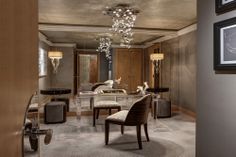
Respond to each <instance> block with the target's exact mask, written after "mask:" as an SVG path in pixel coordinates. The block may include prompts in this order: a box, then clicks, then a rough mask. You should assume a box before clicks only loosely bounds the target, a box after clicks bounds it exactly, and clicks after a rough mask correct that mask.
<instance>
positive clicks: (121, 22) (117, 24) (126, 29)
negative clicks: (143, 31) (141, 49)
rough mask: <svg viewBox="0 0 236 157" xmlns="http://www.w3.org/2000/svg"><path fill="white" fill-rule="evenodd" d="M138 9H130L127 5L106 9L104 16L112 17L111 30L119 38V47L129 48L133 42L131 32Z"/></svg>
mask: <svg viewBox="0 0 236 157" xmlns="http://www.w3.org/2000/svg"><path fill="white" fill-rule="evenodd" d="M138 13H139V10H138V9H134V8H131V7H130V5H128V4H118V5H116V6H114V7H111V8H109V7H106V10H105V11H104V14H105V15H109V16H111V17H112V22H113V24H112V28H111V30H112V31H114V32H115V33H118V34H120V36H121V44H120V45H121V46H125V47H128V48H129V47H130V43H131V41H132V40H133V31H132V28H133V27H134V24H135V20H136V16H137V14H138Z"/></svg>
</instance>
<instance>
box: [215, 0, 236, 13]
mask: <svg viewBox="0 0 236 157" xmlns="http://www.w3.org/2000/svg"><path fill="white" fill-rule="evenodd" d="M234 9H236V0H215V10H216V13H217V14H222V13H225V12H228V11H231V10H234Z"/></svg>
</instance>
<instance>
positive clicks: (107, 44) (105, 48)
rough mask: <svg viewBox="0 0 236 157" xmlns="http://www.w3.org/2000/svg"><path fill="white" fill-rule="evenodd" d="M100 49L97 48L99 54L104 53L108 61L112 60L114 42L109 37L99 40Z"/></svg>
mask: <svg viewBox="0 0 236 157" xmlns="http://www.w3.org/2000/svg"><path fill="white" fill-rule="evenodd" d="M98 40H99V47H98V48H97V51H98V52H104V53H105V55H106V58H107V60H111V52H110V49H111V43H112V40H111V38H109V37H100V38H99V39H98Z"/></svg>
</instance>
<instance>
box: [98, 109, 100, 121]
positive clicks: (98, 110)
mask: <svg viewBox="0 0 236 157" xmlns="http://www.w3.org/2000/svg"><path fill="white" fill-rule="evenodd" d="M99 112H100V110H99V109H97V119H98V118H99Z"/></svg>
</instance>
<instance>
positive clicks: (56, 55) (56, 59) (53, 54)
mask: <svg viewBox="0 0 236 157" xmlns="http://www.w3.org/2000/svg"><path fill="white" fill-rule="evenodd" d="M62 57H63V53H62V52H61V51H49V52H48V58H50V59H51V63H52V66H53V72H54V73H57V69H58V66H59V64H60V59H62Z"/></svg>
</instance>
